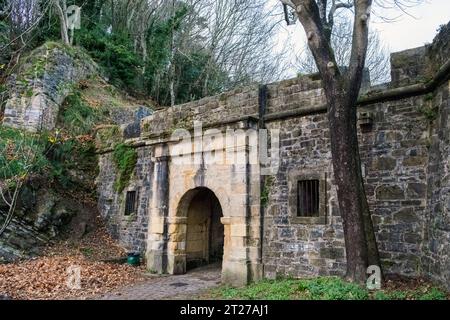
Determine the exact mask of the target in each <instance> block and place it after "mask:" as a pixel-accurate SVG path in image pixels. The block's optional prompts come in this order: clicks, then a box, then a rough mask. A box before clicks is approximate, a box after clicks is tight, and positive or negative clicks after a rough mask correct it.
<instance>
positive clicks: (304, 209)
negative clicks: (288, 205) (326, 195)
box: [297, 180, 319, 217]
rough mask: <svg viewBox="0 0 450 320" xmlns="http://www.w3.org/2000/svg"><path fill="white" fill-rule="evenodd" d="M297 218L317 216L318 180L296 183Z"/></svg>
mask: <svg viewBox="0 0 450 320" xmlns="http://www.w3.org/2000/svg"><path fill="white" fill-rule="evenodd" d="M297 216H299V217H318V216H319V180H301V181H298V183H297Z"/></svg>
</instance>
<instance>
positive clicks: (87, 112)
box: [60, 90, 105, 136]
mask: <svg viewBox="0 0 450 320" xmlns="http://www.w3.org/2000/svg"><path fill="white" fill-rule="evenodd" d="M104 118H105V116H104V113H103V112H102V109H101V108H99V109H94V108H92V107H91V106H89V105H88V104H86V103H85V102H84V101H83V98H82V97H81V93H80V92H79V91H77V90H75V91H74V92H73V93H72V94H70V95H69V96H68V97H67V98H66V100H65V101H64V107H63V110H62V111H61V114H60V122H62V125H63V127H64V128H66V129H68V131H69V132H70V133H71V134H72V135H74V136H76V135H84V134H88V133H90V132H91V130H92V128H93V127H95V125H96V124H98V123H101V122H102V120H104Z"/></svg>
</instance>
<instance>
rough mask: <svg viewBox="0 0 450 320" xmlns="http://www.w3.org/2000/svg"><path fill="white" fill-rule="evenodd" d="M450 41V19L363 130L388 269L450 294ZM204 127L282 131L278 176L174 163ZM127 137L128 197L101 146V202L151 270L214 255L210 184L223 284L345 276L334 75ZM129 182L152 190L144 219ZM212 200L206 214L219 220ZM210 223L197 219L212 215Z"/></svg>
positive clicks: (370, 111) (208, 102) (151, 122)
mask: <svg viewBox="0 0 450 320" xmlns="http://www.w3.org/2000/svg"><path fill="white" fill-rule="evenodd" d="M448 37H449V32H448V26H446V27H444V28H442V31H441V33H440V34H439V35H438V36H437V37H436V39H435V40H434V42H433V44H431V45H430V46H427V47H424V48H420V49H415V50H410V51H406V52H401V53H396V54H394V55H393V56H392V59H391V62H392V64H393V65H392V75H393V82H392V83H390V84H387V85H384V86H381V87H373V88H371V89H369V91H368V92H366V93H364V94H363V95H362V96H361V98H360V102H359V105H358V119H359V120H358V130H359V133H358V135H359V143H360V153H361V158H362V163H363V168H362V169H363V175H364V179H365V188H366V193H367V198H368V201H369V205H370V210H371V212H372V220H373V222H374V226H375V232H376V237H377V242H378V246H379V250H380V254H381V259H382V264H383V265H382V267H383V269H384V271H385V272H386V273H396V274H401V275H405V276H426V277H428V278H430V279H432V280H434V281H436V282H437V283H439V284H441V285H443V286H445V287H447V288H450V273H449V272H450V227H449V226H450V218H449V211H450V192H449V190H450V178H449V177H450V174H449V172H450V168H449V163H450V161H449V160H450V159H449V157H450V141H449V140H450V125H449V123H450V121H449V120H450V119H449V117H450V103H449V88H450V82H449V76H450V67H449V62H448V61H447V60H445V59H443V57H447V58H448V56H450V55H449V53H450V49H449V47H448V45H447V41H446V40H445V39H447V40H448ZM418 56H421V57H423V59H420V61H419V62H418V63H420V65H419V64H417V63H415V62H414V61H416V62H417V59H416V58H417V57H418ZM194 121H201V122H202V126H203V129H204V130H207V129H208V130H209V129H216V130H218V131H219V132H225V131H226V130H227V129H244V130H245V129H260V128H267V129H269V130H272V131H273V130H279V159H280V163H279V168H278V170H277V171H276V172H275V173H273V174H271V175H269V176H266V175H263V174H262V166H260V164H254V163H251V162H250V161H247V162H246V163H244V164H240V165H236V164H222V165H219V164H208V163H205V162H200V163H184V164H179V163H178V164H177V163H175V161H174V158H173V157H172V155H173V153H172V152H173V150H174V149H175V148H176V147H177V146H179V145H180V141H179V140H178V139H174V138H173V137H171V134H172V133H173V131H174V130H175V129H185V130H188V131H190V132H193V131H194V130H193V126H194ZM127 142H128V143H129V144H130V145H132V146H134V147H135V148H136V149H137V150H138V154H139V160H138V165H137V167H136V170H135V172H134V175H133V177H132V179H131V182H130V185H129V187H128V188H127V189H126V190H124V192H123V193H121V194H117V193H116V192H115V191H114V189H113V183H114V180H115V178H116V173H115V172H116V171H115V168H114V165H113V163H112V160H111V153H110V151H111V150H106V149H105V150H102V151H101V156H100V158H101V160H100V175H99V177H98V191H99V207H100V211H101V213H102V215H103V216H104V217H105V218H106V219H107V221H108V225H109V228H110V230H111V232H112V234H113V235H115V236H116V237H117V238H118V239H119V240H120V241H121V242H122V243H123V244H124V245H126V246H127V247H129V248H130V249H133V250H140V251H141V252H142V253H143V254H145V255H146V257H147V265H148V268H149V269H150V270H152V271H154V272H160V273H163V272H166V273H172V274H177V273H184V272H185V270H186V261H189V260H190V259H193V258H195V257H194V256H192V252H194V251H195V253H196V254H197V253H198V252H200V251H202V250H203V251H202V255H203V256H204V255H205V254H206V253H205V250H208V248H209V247H213V246H215V244H217V243H218V242H217V241H216V242H214V241H212V240H211V237H210V238H209V239H208V237H206V236H205V233H206V232H207V231H208V227H207V225H202V226H196V225H195V221H197V220H195V219H194V220H192V219H191V220H189V212H190V210H194V209H195V208H194V207H191V204H192V203H191V202H192V199H194V198H195V197H196V196H197V195H199V194H202V192H205V190H208V191H207V192H209V193H211V192H212V193H213V194H214V195H215V197H217V200H218V202H219V203H220V207H221V212H222V217H221V218H220V221H221V223H222V224H223V235H218V234H217V232H216V233H215V234H214V237H223V239H224V241H223V262H222V281H223V282H225V283H229V284H233V285H243V284H246V283H248V282H249V281H254V280H258V279H260V278H262V277H266V278H275V277H277V276H280V275H284V276H286V275H289V276H296V277H302V276H316V275H343V274H344V273H345V267H346V257H345V243H344V235H343V228H342V220H341V217H340V213H339V209H338V205H337V196H336V187H335V184H334V178H333V168H332V164H331V152H330V139H329V129H328V121H327V115H326V104H325V99H324V95H323V90H322V89H321V81H319V80H314V79H313V78H312V77H300V78H296V79H291V80H286V81H282V82H279V83H273V84H269V85H267V86H264V87H256V86H250V87H246V88H240V89H236V90H234V91H231V92H228V93H224V94H221V95H218V96H215V97H208V98H204V99H201V100H199V101H194V102H190V103H187V104H184V105H181V106H175V107H173V108H168V109H165V110H160V111H157V112H155V113H154V114H153V115H151V116H149V117H146V118H144V119H143V120H142V122H141V135H140V137H138V138H133V139H128V140H127ZM183 143H184V148H182V149H183V152H184V153H183V156H187V157H190V156H192V157H193V156H195V155H196V154H197V155H198V156H199V157H198V159H204V158H205V152H204V151H199V150H198V149H196V145H195V141H192V142H186V141H184V142H183ZM262 143H263V141H262V140H259V139H257V140H256V142H255V141H252V140H251V139H245V140H242V141H241V144H240V145H239V150H241V152H242V153H243V154H244V155H245V156H246V157H247V158H246V159H249V152H250V150H251V149H252V147H254V146H255V145H256V146H257V147H259V148H261V147H263V145H262ZM213 145H214V146H215V144H213ZM227 148H228V146H226V147H221V148H217V150H215V152H223V151H225V152H226V151H227ZM305 181H306V182H305ZM311 181H312V182H311ZM302 182H304V183H305V186H312V185H315V186H317V190H316V191H315V192H316V193H314V195H312V196H311V198H310V199H318V200H317V205H316V206H315V207H314V208H316V209H315V210H317V211H315V212H311V213H313V214H314V216H301V215H300V214H299V213H300V212H301V209H299V208H300V207H301V206H302V205H301V201H303V200H302V199H303V198H301V197H300V195H299V190H300V189H301V183H302ZM308 183H309V184H308ZM306 188H307V187H306ZM130 190H137V191H138V195H139V196H138V204H139V206H138V210H137V214H136V216H135V217H134V218H133V219H134V220H133V219H132V220H130V218H129V217H126V216H125V215H124V204H123V202H124V199H125V196H126V192H129V191H130ZM310 190H311V189H310ZM311 201H312V200H311ZM199 207H202V208H203V209H201V210H200V209H198V210H197V211H195V214H201V212H203V213H205V212H206V213H205V214H208V213H207V212H208V209H207V208H205V206H199ZM302 208H303V209H304V208H306V209H305V210H311V208H312V207H308V206H306V207H302ZM303 209H302V210H303ZM195 210H196V209H195ZM191 218H192V217H191ZM204 218H205V219H206V216H204ZM205 219H201V217H200V216H198V221H202V223H204V221H207V220H205ZM188 221H193V222H188ZM199 230H201V237H202V238H201V239H202V241H199V239H200V238H199V236H198V233H199ZM219 243H222V242H219ZM186 248H188V249H186ZM192 248H194V249H195V250H194V249H192ZM216 249H217V248H216Z"/></svg>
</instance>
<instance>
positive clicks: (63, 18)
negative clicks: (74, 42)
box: [53, 0, 70, 45]
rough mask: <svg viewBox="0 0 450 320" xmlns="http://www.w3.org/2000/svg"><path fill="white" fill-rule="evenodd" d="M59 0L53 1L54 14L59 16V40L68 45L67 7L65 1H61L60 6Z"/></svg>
mask: <svg viewBox="0 0 450 320" xmlns="http://www.w3.org/2000/svg"><path fill="white" fill-rule="evenodd" d="M59 1H60V0H53V5H54V7H55V8H56V12H57V13H58V16H59V21H60V25H61V39H62V41H63V42H64V44H67V45H70V40H69V32H68V31H67V5H66V0H62V4H61V3H60V2H59Z"/></svg>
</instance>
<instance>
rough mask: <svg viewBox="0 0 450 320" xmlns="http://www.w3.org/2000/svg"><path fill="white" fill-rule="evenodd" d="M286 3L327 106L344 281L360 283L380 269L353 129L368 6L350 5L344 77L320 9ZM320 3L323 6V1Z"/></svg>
mask: <svg viewBox="0 0 450 320" xmlns="http://www.w3.org/2000/svg"><path fill="white" fill-rule="evenodd" d="M282 1H283V0H282ZM284 2H285V3H286V1H284ZM288 2H289V4H290V5H292V6H293V8H294V9H295V10H296V12H297V16H298V17H299V20H300V22H301V23H302V25H303V28H304V29H305V31H306V36H307V38H308V45H309V48H310V49H311V52H312V53H313V56H314V60H315V61H316V63H317V67H318V69H319V72H320V74H321V76H322V82H323V88H324V91H325V96H326V99H327V103H328V119H329V127H330V139H331V155H332V161H333V169H334V178H335V183H336V186H337V196H338V202H339V210H340V214H341V216H342V220H343V228H344V237H345V248H346V257H347V275H346V276H347V279H348V280H351V281H355V282H359V283H363V282H364V281H365V279H366V278H367V275H366V270H367V267H368V266H369V265H377V266H380V262H379V255H378V249H377V244H376V241H375V234H374V230H373V225H372V220H371V217H370V211H369V205H368V203H367V199H366V194H365V190H364V180H363V177H362V171H361V160H360V156H359V145H358V135H357V129H356V123H357V122H356V102H357V99H358V95H359V90H360V88H361V81H362V74H363V69H364V64H365V61H366V55H367V46H368V32H369V28H368V21H369V17H370V14H371V12H370V7H371V5H372V0H357V1H354V2H353V4H354V19H355V21H354V25H353V40H352V48H351V57H350V64H349V70H348V71H347V72H345V74H341V71H340V70H339V68H338V66H337V63H336V58H335V54H334V52H333V49H332V47H331V43H330V37H329V30H327V25H328V23H327V22H326V21H324V20H323V17H322V16H323V13H322V15H321V7H319V6H318V5H317V3H316V1H315V0H293V2H291V1H288ZM319 3H322V4H323V5H325V4H326V1H319ZM322 10H323V8H322Z"/></svg>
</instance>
